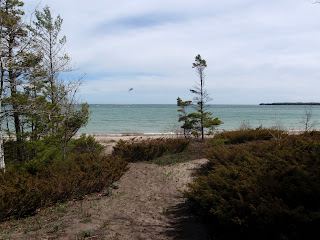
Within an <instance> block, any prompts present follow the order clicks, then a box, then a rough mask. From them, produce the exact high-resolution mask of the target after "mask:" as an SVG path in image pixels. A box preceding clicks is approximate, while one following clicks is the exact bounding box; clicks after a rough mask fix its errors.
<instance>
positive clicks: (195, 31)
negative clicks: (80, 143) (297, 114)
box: [26, 0, 320, 103]
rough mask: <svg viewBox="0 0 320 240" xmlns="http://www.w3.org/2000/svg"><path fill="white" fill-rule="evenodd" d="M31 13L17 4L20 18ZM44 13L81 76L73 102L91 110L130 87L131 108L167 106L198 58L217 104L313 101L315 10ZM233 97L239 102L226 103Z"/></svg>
mask: <svg viewBox="0 0 320 240" xmlns="http://www.w3.org/2000/svg"><path fill="white" fill-rule="evenodd" d="M36 4H37V1H35V0H29V1H26V7H27V8H28V9H32V8H34V6H36ZM45 4H48V5H50V6H51V9H52V11H53V13H55V14H57V13H59V14H60V15H61V16H62V18H63V19H64V25H63V29H64V30H63V32H64V34H66V35H67V38H68V46H67V51H68V52H69V53H70V55H71V56H72V58H73V60H74V62H75V63H76V64H77V66H78V67H79V68H80V71H82V72H86V73H87V77H86V78H85V79H86V80H85V81H86V83H87V84H86V86H85V88H83V91H82V92H83V93H82V94H83V96H84V97H85V98H87V101H89V102H92V101H95V102H96V99H95V100H93V98H92V95H93V94H94V93H96V94H101V95H103V94H105V95H108V94H109V95H110V96H113V99H110V100H109V99H108V100H103V99H102V100H101V103H103V102H108V103H112V102H110V101H111V100H112V101H114V103H117V102H123V101H125V99H126V96H121V97H122V98H121V99H120V98H119V99H118V98H117V97H116V93H118V92H119V91H120V92H121V91H122V89H127V88H129V87H132V86H134V85H135V86H137V87H139V88H144V89H145V90H148V91H145V92H141V97H140V98H139V101H142V100H141V99H143V94H145V95H144V96H145V102H146V103H152V101H157V102H158V103H161V102H163V103H175V97H174V94H175V93H174V91H176V92H177V94H176V96H178V95H179V94H181V92H182V90H183V91H185V89H188V88H190V87H192V85H193V82H194V80H196V76H195V73H194V71H193V70H192V68H191V64H192V62H193V60H194V57H195V55H196V54H198V53H200V54H201V55H202V57H203V58H204V59H206V60H207V62H208V68H207V70H206V74H207V87H208V89H209V90H210V91H212V92H215V99H216V103H256V102H257V100H256V99H259V100H260V99H261V100H262V101H263V102H268V101H272V100H273V99H278V98H281V97H287V98H288V99H283V100H286V101H290V100H292V99H303V98H304V99H306V100H309V98H310V97H311V96H312V97H313V98H314V99H313V101H320V99H319V97H318V96H317V94H316V93H315V90H314V89H319V88H320V81H318V79H319V77H320V76H319V73H318V65H319V64H318V63H319V62H320V45H319V44H318V42H319V39H320V33H319V29H320V14H319V12H320V4H319V5H317V4H313V2H312V1H311V0H290V1H289V0H269V1H253V0H232V1H216V0H200V1H197V2H195V1H190V0H170V1H169V0H162V1H158V0H157V1H156V0H154V1H151V0H118V1H102V0H92V1H90V2H88V1H84V0H78V1H76V0H68V1H62V0H54V1H53V0H43V1H42V3H41V5H40V6H41V7H42V6H44V5H45ZM152 76H153V77H152ZM163 89H171V90H170V91H169V92H168V91H163ZM237 90H239V91H240V92H242V93H243V94H246V96H242V97H241V96H239V97H238V98H237V99H234V98H228V97H227V96H232V95H236V94H237V93H236V92H237ZM239 91H238V92H239ZM187 94H188V93H187V92H186V95H187ZM217 94H218V95H217ZM275 94H278V95H279V96H275ZM280 95H281V96H280ZM152 96H157V97H152ZM129 100H130V101H134V100H132V99H129V98H128V101H129ZM150 101H151V102H150Z"/></svg>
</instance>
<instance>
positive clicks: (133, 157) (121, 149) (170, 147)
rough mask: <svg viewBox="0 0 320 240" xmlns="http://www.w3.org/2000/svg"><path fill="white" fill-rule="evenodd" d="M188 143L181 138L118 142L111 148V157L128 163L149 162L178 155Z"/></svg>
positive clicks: (188, 141)
mask: <svg viewBox="0 0 320 240" xmlns="http://www.w3.org/2000/svg"><path fill="white" fill-rule="evenodd" d="M189 143H190V140H188V139H182V138H175V139H171V138H158V139H148V140H138V139H134V138H133V139H131V140H128V141H123V140H120V141H119V142H118V143H117V145H116V146H115V147H114V148H113V155H114V156H120V157H122V158H123V159H125V160H127V161H129V162H137V161H149V160H152V159H155V158H158V157H161V156H163V155H165V154H168V153H180V152H182V151H183V150H185V149H186V148H187V146H188V145H189Z"/></svg>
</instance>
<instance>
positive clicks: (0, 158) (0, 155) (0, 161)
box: [0, 2, 6, 171]
mask: <svg viewBox="0 0 320 240" xmlns="http://www.w3.org/2000/svg"><path fill="white" fill-rule="evenodd" d="M0 3H1V2H0ZM0 64H1V80H0V81H1V83H0V85H1V86H0V170H3V171H5V170H6V164H5V161H4V148H3V135H2V97H3V85H4V84H3V81H4V70H3V67H4V66H3V59H2V13H1V11H0Z"/></svg>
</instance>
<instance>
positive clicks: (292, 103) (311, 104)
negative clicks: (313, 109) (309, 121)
mask: <svg viewBox="0 0 320 240" xmlns="http://www.w3.org/2000/svg"><path fill="white" fill-rule="evenodd" d="M259 105H295V106H296V105H298V106H320V103H318V102H309V103H303V102H280V103H260V104H259Z"/></svg>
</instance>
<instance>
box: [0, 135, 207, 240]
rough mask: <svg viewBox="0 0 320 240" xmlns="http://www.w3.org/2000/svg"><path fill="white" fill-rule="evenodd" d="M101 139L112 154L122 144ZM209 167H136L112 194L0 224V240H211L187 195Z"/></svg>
mask: <svg viewBox="0 0 320 240" xmlns="http://www.w3.org/2000/svg"><path fill="white" fill-rule="evenodd" d="M121 138H122V139H123V137H121ZM99 140H100V141H101V142H102V143H103V144H104V145H105V146H107V150H106V151H107V152H110V151H111V149H112V146H113V145H114V144H115V143H116V141H117V139H115V138H114V137H112V138H106V137H103V138H102V139H99ZM206 162H207V160H206V159H198V160H194V161H190V162H186V163H180V164H175V165H170V166H158V165H155V164H148V163H131V164H129V170H128V171H127V172H126V173H125V175H124V176H123V177H122V178H121V179H120V181H119V182H118V184H119V187H118V188H117V189H113V191H112V194H111V195H109V196H107V192H106V191H104V192H102V193H100V194H92V195H90V196H86V197H85V198H84V199H83V200H82V201H71V202H68V203H65V204H61V205H59V206H56V207H52V208H50V209H46V210H43V211H40V212H39V213H38V214H37V215H35V216H33V217H29V218H26V219H23V220H19V221H11V222H7V223H4V224H1V225H0V230H2V233H1V234H0V239H83V238H85V239H153V240H157V239H209V237H208V235H207V233H206V231H205V228H204V226H203V224H201V223H200V222H199V219H197V218H196V217H194V216H192V215H191V214H190V213H189V212H188V210H187V209H186V207H185V204H184V203H185V199H184V198H183V194H182V192H183V191H184V190H185V189H187V183H188V182H191V181H192V180H193V177H192V173H193V172H194V171H195V170H196V169H198V168H200V167H201V166H202V165H203V164H205V163H206Z"/></svg>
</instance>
